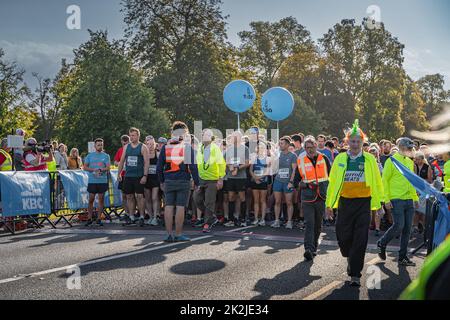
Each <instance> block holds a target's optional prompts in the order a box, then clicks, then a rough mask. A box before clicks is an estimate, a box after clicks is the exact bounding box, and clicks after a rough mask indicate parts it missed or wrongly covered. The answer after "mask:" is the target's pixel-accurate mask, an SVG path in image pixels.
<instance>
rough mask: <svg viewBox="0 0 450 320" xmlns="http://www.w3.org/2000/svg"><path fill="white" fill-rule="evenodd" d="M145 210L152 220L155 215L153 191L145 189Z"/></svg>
mask: <svg viewBox="0 0 450 320" xmlns="http://www.w3.org/2000/svg"><path fill="white" fill-rule="evenodd" d="M144 199H145V208H146V210H147V214H148V215H149V217H150V219H151V218H152V215H153V202H152V190H151V189H147V188H145V190H144Z"/></svg>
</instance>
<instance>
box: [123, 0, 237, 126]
mask: <svg viewBox="0 0 450 320" xmlns="http://www.w3.org/2000/svg"><path fill="white" fill-rule="evenodd" d="M220 4H221V1H219V0H148V1H138V0H127V1H124V9H123V10H124V12H125V23H126V24H127V30H126V37H127V39H129V41H128V46H129V48H130V51H131V53H132V55H133V57H134V58H135V59H136V61H137V64H138V65H139V66H141V67H142V70H143V71H144V73H145V75H146V77H147V81H146V84H147V86H148V87H151V88H153V89H154V90H155V99H156V105H157V106H158V107H160V108H166V109H167V110H170V113H169V116H170V119H171V120H182V121H185V122H186V123H187V124H188V125H189V126H191V127H192V125H193V122H194V121H196V120H202V121H203V126H204V127H215V128H217V129H221V130H224V129H227V128H234V127H235V124H234V123H235V122H234V121H233V118H234V116H233V113H232V112H230V111H229V110H228V109H227V108H226V107H225V105H224V103H223V99H222V92H223V89H224V87H225V86H226V84H227V83H228V82H229V81H231V80H232V79H236V77H237V76H238V74H239V70H238V68H237V64H235V61H234V49H233V48H232V46H231V45H229V44H227V43H226V42H225V40H226V30H225V25H226V22H225V19H226V17H224V16H223V15H222V12H221V9H220Z"/></svg>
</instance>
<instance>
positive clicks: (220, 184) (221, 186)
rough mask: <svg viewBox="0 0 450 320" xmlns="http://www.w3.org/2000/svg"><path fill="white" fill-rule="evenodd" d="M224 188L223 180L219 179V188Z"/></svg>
mask: <svg viewBox="0 0 450 320" xmlns="http://www.w3.org/2000/svg"><path fill="white" fill-rule="evenodd" d="M222 188H223V180H222V179H219V181H217V190H221V189H222Z"/></svg>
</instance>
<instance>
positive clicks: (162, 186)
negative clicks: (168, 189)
mask: <svg viewBox="0 0 450 320" xmlns="http://www.w3.org/2000/svg"><path fill="white" fill-rule="evenodd" d="M160 187H161V190H162V191H164V187H165V185H164V183H161V184H160Z"/></svg>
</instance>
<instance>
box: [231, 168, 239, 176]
mask: <svg viewBox="0 0 450 320" xmlns="http://www.w3.org/2000/svg"><path fill="white" fill-rule="evenodd" d="M237 174H238V170H237V168H234V169H233V171H231V175H232V176H236V175H237Z"/></svg>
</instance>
